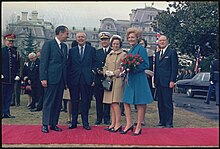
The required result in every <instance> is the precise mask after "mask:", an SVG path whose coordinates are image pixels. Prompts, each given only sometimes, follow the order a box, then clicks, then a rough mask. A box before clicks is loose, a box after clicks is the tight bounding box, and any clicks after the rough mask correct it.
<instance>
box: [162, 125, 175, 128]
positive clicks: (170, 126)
mask: <svg viewBox="0 0 220 149" xmlns="http://www.w3.org/2000/svg"><path fill="white" fill-rule="evenodd" d="M163 128H173V125H165V126H164V127H163Z"/></svg>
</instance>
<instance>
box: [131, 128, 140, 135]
mask: <svg viewBox="0 0 220 149" xmlns="http://www.w3.org/2000/svg"><path fill="white" fill-rule="evenodd" d="M141 131H142V129H140V130H139V132H138V133H133V134H132V136H138V135H140V134H141Z"/></svg>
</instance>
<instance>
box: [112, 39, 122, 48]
mask: <svg viewBox="0 0 220 149" xmlns="http://www.w3.org/2000/svg"><path fill="white" fill-rule="evenodd" d="M114 40H119V42H120V48H121V47H122V40H121V39H120V38H118V37H113V38H112V39H111V42H110V45H111V47H112V43H113V41H114Z"/></svg>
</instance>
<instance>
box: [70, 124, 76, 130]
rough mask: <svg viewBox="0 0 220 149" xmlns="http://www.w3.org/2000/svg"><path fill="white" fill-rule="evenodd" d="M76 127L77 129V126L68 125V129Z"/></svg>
mask: <svg viewBox="0 0 220 149" xmlns="http://www.w3.org/2000/svg"><path fill="white" fill-rule="evenodd" d="M76 127H77V125H73V124H70V125H69V126H68V129H74V128H76Z"/></svg>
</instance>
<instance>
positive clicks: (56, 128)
mask: <svg viewBox="0 0 220 149" xmlns="http://www.w3.org/2000/svg"><path fill="white" fill-rule="evenodd" d="M50 129H51V130H54V131H58V132H60V131H62V129H61V128H59V127H57V126H50ZM41 131H42V132H43V133H48V132H49V129H48V126H47V125H43V126H42V129H41Z"/></svg>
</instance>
